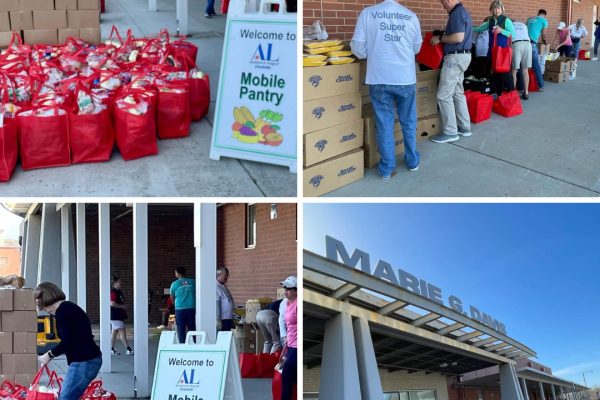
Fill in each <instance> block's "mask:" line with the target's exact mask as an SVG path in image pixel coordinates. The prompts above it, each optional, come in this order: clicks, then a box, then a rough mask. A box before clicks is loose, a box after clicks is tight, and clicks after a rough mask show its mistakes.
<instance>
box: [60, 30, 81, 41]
mask: <svg viewBox="0 0 600 400" xmlns="http://www.w3.org/2000/svg"><path fill="white" fill-rule="evenodd" d="M71 36H73V37H79V29H59V30H58V43H59V44H64V43H65V41H66V40H67V39H68V38H70V37H71Z"/></svg>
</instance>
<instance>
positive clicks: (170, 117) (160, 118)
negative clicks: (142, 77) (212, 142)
mask: <svg viewBox="0 0 600 400" xmlns="http://www.w3.org/2000/svg"><path fill="white" fill-rule="evenodd" d="M156 87H157V88H158V106H157V110H156V111H157V115H156V125H157V127H158V137H159V138H161V139H172V138H180V137H185V136H188V135H189V134H190V121H191V119H190V96H189V90H188V85H186V84H185V83H167V84H165V85H156ZM167 90H179V91H181V90H183V91H184V92H183V93H173V92H167Z"/></svg>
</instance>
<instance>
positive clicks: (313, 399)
mask: <svg viewBox="0 0 600 400" xmlns="http://www.w3.org/2000/svg"><path fill="white" fill-rule="evenodd" d="M302 398H303V399H304V400H319V393H304V396H302Z"/></svg>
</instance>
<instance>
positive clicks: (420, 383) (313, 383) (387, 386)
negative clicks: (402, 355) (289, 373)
mask: <svg viewBox="0 0 600 400" xmlns="http://www.w3.org/2000/svg"><path fill="white" fill-rule="evenodd" d="M320 373H321V368H320V367H315V368H312V369H306V367H304V377H303V382H304V392H307V393H313V392H314V393H317V392H318V391H319V376H320ZM379 376H380V378H381V385H382V386H383V391H384V392H389V391H393V390H432V389H433V390H435V391H436V396H437V400H449V397H448V387H447V386H446V377H445V376H442V375H440V374H429V375H425V372H415V373H414V374H409V373H408V372H407V371H396V372H392V373H389V372H388V371H387V370H386V369H380V370H379Z"/></svg>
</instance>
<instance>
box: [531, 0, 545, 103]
mask: <svg viewBox="0 0 600 400" xmlns="http://www.w3.org/2000/svg"><path fill="white" fill-rule="evenodd" d="M547 29H548V20H546V10H539V11H538V15H537V16H536V17H531V18H529V19H528V20H527V31H528V33H529V38H530V39H531V59H532V68H533V72H534V73H535V80H536V81H537V84H538V88H539V89H538V91H540V92H543V91H544V74H543V73H542V67H541V65H540V61H539V59H540V56H539V50H538V41H539V40H540V38H541V39H542V43H543V44H546V30H547Z"/></svg>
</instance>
